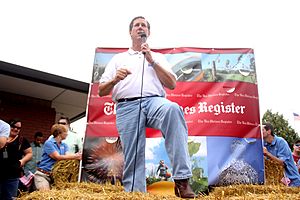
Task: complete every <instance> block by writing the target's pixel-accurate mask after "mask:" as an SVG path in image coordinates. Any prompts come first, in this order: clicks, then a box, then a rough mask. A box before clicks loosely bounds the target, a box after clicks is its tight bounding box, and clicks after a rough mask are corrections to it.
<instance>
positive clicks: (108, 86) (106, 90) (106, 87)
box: [98, 80, 116, 97]
mask: <svg viewBox="0 0 300 200" xmlns="http://www.w3.org/2000/svg"><path fill="white" fill-rule="evenodd" d="M115 85H116V82H115V81H114V80H111V81H108V82H106V83H100V85H99V88H98V94H99V96H100V97H103V96H106V95H109V94H110V92H111V91H112V89H113V88H114V86H115Z"/></svg>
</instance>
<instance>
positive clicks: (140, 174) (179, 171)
mask: <svg viewBox="0 0 300 200" xmlns="http://www.w3.org/2000/svg"><path fill="white" fill-rule="evenodd" d="M129 34H130V37H131V40H132V46H131V48H129V49H128V51H126V52H123V53H119V54H117V55H115V56H114V57H113V58H112V59H111V61H110V62H109V63H108V65H107V66H106V68H105V72H104V73H103V74H102V76H101V78H100V81H99V96H106V95H109V94H110V93H111V92H112V98H113V100H114V101H115V102H116V103H117V107H116V125H117V129H118V132H119V135H120V138H121V142H122V148H123V153H124V155H125V163H124V165H125V166H124V172H123V185H124V188H125V191H127V192H133V191H140V192H146V173H145V140H146V138H145V137H146V136H145V127H151V128H155V129H159V130H161V132H162V134H163V137H164V138H165V146H166V150H167V153H168V155H169V158H170V160H171V163H172V167H173V179H174V181H175V194H176V195H177V196H180V197H182V198H194V197H195V196H196V195H195V193H194V192H193V190H192V189H191V187H190V185H189V178H190V177H192V171H191V163H190V157H189V153H188V146H187V138H188V131H187V125H186V122H185V119H184V115H183V112H182V110H181V108H180V107H179V105H178V104H176V103H175V102H171V101H169V100H168V99H166V98H165V96H166V94H165V89H164V88H165V87H166V88H168V89H171V90H172V89H174V88H175V87H176V75H175V74H174V73H173V72H172V70H171V66H170V64H169V63H168V61H167V60H166V58H165V57H164V55H162V54H160V53H156V52H153V51H151V49H150V47H149V44H148V43H147V42H146V39H147V38H148V37H149V35H150V24H149V22H148V21H147V20H146V19H145V18H144V17H142V16H138V17H135V18H134V19H132V21H131V22H130V24H129ZM174 122H176V123H174ZM179 147H180V148H179Z"/></svg>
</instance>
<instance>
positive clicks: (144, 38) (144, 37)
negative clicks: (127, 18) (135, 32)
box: [140, 32, 147, 55]
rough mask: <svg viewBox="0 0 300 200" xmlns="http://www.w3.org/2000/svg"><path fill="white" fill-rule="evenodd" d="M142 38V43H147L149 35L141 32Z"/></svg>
mask: <svg viewBox="0 0 300 200" xmlns="http://www.w3.org/2000/svg"><path fill="white" fill-rule="evenodd" d="M140 36H141V39H142V43H145V42H146V40H147V35H146V33H145V32H141V33H140ZM143 54H144V55H145V54H146V53H145V52H143Z"/></svg>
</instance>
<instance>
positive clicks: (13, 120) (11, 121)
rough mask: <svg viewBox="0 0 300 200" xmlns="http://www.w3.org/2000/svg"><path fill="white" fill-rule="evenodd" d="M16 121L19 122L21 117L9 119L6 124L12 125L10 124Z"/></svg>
mask: <svg viewBox="0 0 300 200" xmlns="http://www.w3.org/2000/svg"><path fill="white" fill-rule="evenodd" d="M18 122H21V119H19V118H13V119H11V120H9V121H8V124H9V125H10V126H12V125H15V124H16V123H18ZM21 123H22V122H21Z"/></svg>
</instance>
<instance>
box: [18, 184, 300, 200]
mask: <svg viewBox="0 0 300 200" xmlns="http://www.w3.org/2000/svg"><path fill="white" fill-rule="evenodd" d="M299 190H300V189H299V188H296V187H286V186H284V185H276V186H275V185H273V186H271V185H269V186H266V185H233V186H227V187H216V188H214V189H213V190H212V191H211V192H210V193H209V195H200V196H199V197H198V198H197V199H204V200H217V199H219V200H222V199H224V200H225V199H230V200H253V199H261V200H262V199H264V200H295V199H300V194H299ZM40 199H51V200H65V199H69V200H73V199H84V200H106V199H108V200H115V199H116V200H121V199H122V200H125V199H126V200H127V199H128V200H133V199H134V200H142V199H143V200H144V199H145V200H153V199H154V200H161V199H164V200H179V199H180V198H178V197H175V196H174V195H164V194H150V193H140V192H132V193H129V192H124V188H123V187H122V186H116V185H111V184H96V183H65V184H62V185H61V187H60V188H59V189H57V188H54V189H51V190H49V191H35V192H33V193H30V194H26V195H24V196H22V197H21V198H19V200H40Z"/></svg>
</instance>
